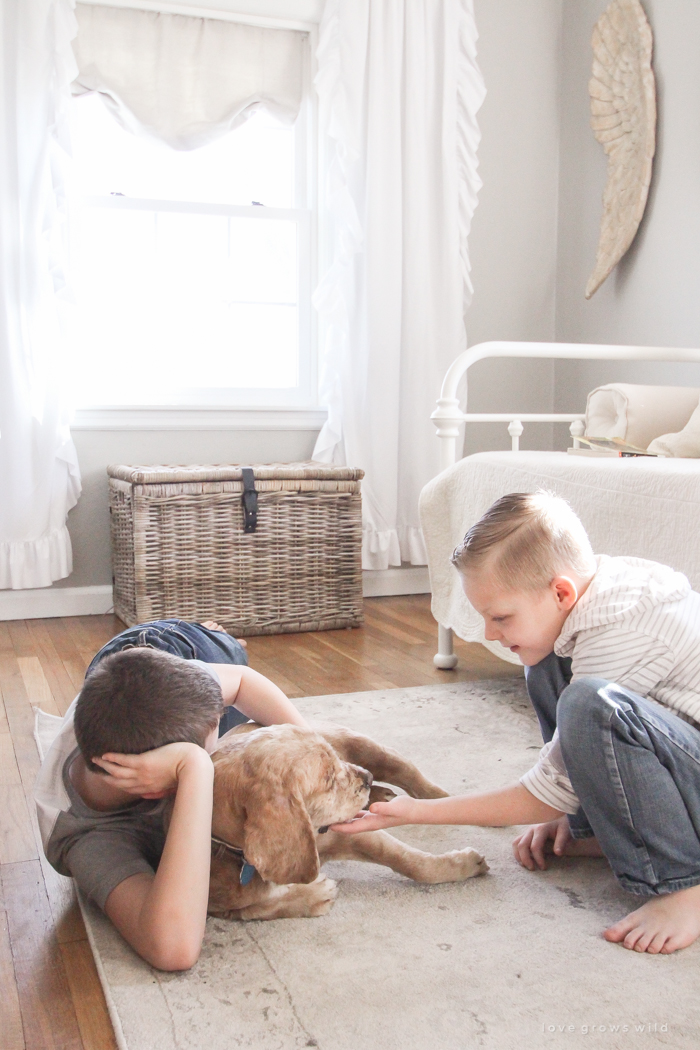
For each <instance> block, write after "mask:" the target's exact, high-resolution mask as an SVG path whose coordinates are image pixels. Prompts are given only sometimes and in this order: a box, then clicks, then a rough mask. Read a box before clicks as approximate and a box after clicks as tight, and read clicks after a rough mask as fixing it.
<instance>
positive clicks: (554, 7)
mask: <svg viewBox="0 0 700 1050" xmlns="http://www.w3.org/2000/svg"><path fill="white" fill-rule="evenodd" d="M561 8H562V5H561V0H527V2H523V0H476V2H475V14H476V21H477V26H478V29H479V43H478V60H479V65H480V66H481V70H482V72H483V75H484V80H485V82H486V89H487V95H486V99H485V101H484V104H483V106H482V109H481V112H480V113H479V115H478V118H477V119H478V121H479V126H480V128H481V145H480V147H479V172H480V174H481V178H482V179H483V183H484V185H483V187H482V189H481V192H480V194H479V207H478V208H477V210H476V213H475V215H474V221H473V224H472V232H471V236H470V238H469V254H470V257H471V262H472V282H473V285H474V299H473V302H472V305H471V307H470V309H469V313H468V315H467V335H468V341H469V345H470V346H473V345H474V344H475V343H481V342H484V341H486V340H489V339H527V340H539V339H543V340H551V339H554V325H555V289H556V272H555V263H556V240H557V192H558V165H559V53H560V34H561ZM553 396H554V371H553V367H552V365H551V363H550V362H545V361H543V362H539V363H537V364H535V365H534V366H533V365H531V364H530V363H527V364H524V363H519V362H514V361H512V360H511V361H507V360H506V361H488V362H481V363H479V364H478V365H475V366H474V367H473V368H472V369H470V389H469V402H468V407H469V409H470V410H471V411H474V412H486V411H491V412H507V411H511V410H512V409H515V408H518V409H521V410H522V411H524V412H527V411H530V412H537V411H540V412H547V411H550V412H551V411H552V405H553ZM526 434H527V442H528V447H530V448H550V447H551V427H549V426H548V425H538V426H532V425H530V426H529V427H528V428H527V431H526ZM508 447H510V438H509V437H508V433H507V430H506V427H505V425H504V424H500V423H499V424H488V425H484V424H472V425H471V427H469V428H468V432H467V434H466V435H465V453H469V452H474V451H477V450H478V449H489V448H492V449H494V448H508Z"/></svg>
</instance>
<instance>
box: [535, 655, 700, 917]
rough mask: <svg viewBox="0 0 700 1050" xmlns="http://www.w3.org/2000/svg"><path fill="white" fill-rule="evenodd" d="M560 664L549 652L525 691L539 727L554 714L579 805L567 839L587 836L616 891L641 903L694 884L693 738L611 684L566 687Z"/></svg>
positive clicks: (697, 841) (697, 821) (697, 878)
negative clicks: (601, 857)
mask: <svg viewBox="0 0 700 1050" xmlns="http://www.w3.org/2000/svg"><path fill="white" fill-rule="evenodd" d="M558 661H559V658H558V657H556V656H555V655H554V654H551V655H550V656H548V657H546V658H545V660H543V661H542V662H541V663H540V664H537V665H536V666H535V667H532V668H529V669H528V673H527V686H528V692H529V694H530V699H531V700H532V703H533V706H534V708H535V711H536V712H537V715H538V718H539V720H540V725H542V724H543V720H544V722H545V724H546V725H547V726H550V725H551V719H552V716H553V717H554V724H555V725H556V726H557V728H558V729H559V738H560V741H561V750H562V756H563V758H564V764H565V765H566V769H567V772H568V774H569V778H570V780H571V783H572V786H573V788H574V791H575V792H576V794H577V796H578V798H579V800H580V802H581V807H582V808H581V809H580V810H579V812H578V813H577V814H575V816H573V817H570V818H569V821H570V824H571V825H572V827H571V830H572V834H573V835H574V837H575V838H583V837H585V836H586V835H591V834H594V835H595V836H596V838H597V839H598V842H599V843H600V846H601V849H602V850H603V853H604V854H605V856H606V857H607V859H608V862H609V863H610V866H611V868H612V870H613V872H614V873H615V876H616V878H617V879H618V881H619V882H620V884H621V885H622V886H623V887H624V888H625V889H626V890H629V891H630V892H632V893H636V894H638V895H639V896H645V897H650V896H655V895H658V894H664V893H675V892H676V891H677V890H682V889H686V888H687V887H689V886H696V885H698V884H699V883H700V732H699V731H698V730H697V729H695V728H694V727H693V726H691V725H689V724H688V723H687V722H684V721H683V719H681V718H678V717H677V715H674V714H673V713H672V712H671V711H668V710H667V709H666V708H663V707H661V706H660V705H659V704H656V703H654V701H652V700H645V699H644V698H643V697H641V696H638V695H637V694H636V693H633V692H631V691H630V690H629V689H625V688H623V687H622V686H619V685H616V684H615V683H614V682H608V681H606V680H605V679H603V678H581V679H579V680H578V681H576V682H570V674H571V668H570V664H569V666H568V668H567V667H566V665H565V666H564V667H562V666H561V664H560V663H558ZM567 663H568V661H567ZM567 676H568V681H567V682H564V679H566V678H567ZM562 682H563V688H561V689H560V690H559V694H558V696H556V698H554V694H555V693H556V691H557V688H558V685H561V684H562ZM553 698H554V706H552V700H553ZM553 731H554V730H553V728H552V733H553ZM543 735H544V733H543ZM549 739H551V734H550V737H549Z"/></svg>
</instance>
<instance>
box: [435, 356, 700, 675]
mask: <svg viewBox="0 0 700 1050" xmlns="http://www.w3.org/2000/svg"><path fill="white" fill-rule="evenodd" d="M488 357H525V358H555V359H559V360H567V361H574V360H584V361H680V362H683V361H686V362H700V350H691V349H687V348H685V347H659V346H603V345H597V344H593V343H516V342H501V341H494V342H488V343H479V344H478V345H477V346H473V347H472V348H471V349H470V350H465V351H464V352H463V353H461V354H460V355H459V357H457V358H455V360H454V361H453V362H452V364H451V365H450V367H449V369H448V370H447V374H446V375H445V378H444V380H443V383H442V390H441V391H440V397H439V398H438V402H437V408H436V409H435V411H434V412H433V414H432V415H431V417H430V418H431V419H432V421H433V423H434V424H435V426H436V428H437V436H438V438H439V439H440V471H441V472H442V471H443V470H447V468H448V467H451V466H453V465H454V463H456V461H457V458H458V457H457V441H458V439H459V428H460V426H461V425H462V424H463V423H507V424H508V433H509V434H510V436H511V446H512V451H513V452H517V451H518V450H519V448H520V437H521V435H522V433H523V430H524V427H523V423H569V424H570V426H569V431H570V433H571V436H572V438H573V441H574V447H575V448H576V447H578V444H579V442H578V438H579V437H581V436H582V435H583V432H584V423H583V420H584V419H585V413H583V412H572V413H559V412H534V413H533V412H463V411H462V409H461V408H460V407H459V398H458V397H457V387H458V385H459V382H460V380H461V379H462V377H463V376H464V377H467V372H468V370H469V369H470V368H471V366H472V365H474V364H476V362H477V361H482V360H484V358H488ZM466 404H467V402H466V392H465V407H466ZM433 663H434V664H435V666H436V667H439V668H441V669H442V670H451V669H452V668H453V667H455V666H456V664H457V657H456V656H455V653H454V646H453V636H452V629H451V628H450V627H444V626H443V625H442V624H438V651H437V653H436V654H435V656H434V658H433Z"/></svg>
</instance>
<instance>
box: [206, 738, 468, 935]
mask: <svg viewBox="0 0 700 1050" xmlns="http://www.w3.org/2000/svg"><path fill="white" fill-rule="evenodd" d="M212 760H213V762H214V766H215V776H214V815H213V820H212V834H213V835H214V836H215V837H216V838H218V839H221V840H223V841H224V842H227V843H229V844H230V845H232V846H236V847H239V848H242V850H243V852H244V854H245V857H246V860H247V861H248V862H249V863H250V864H252V865H253V866H254V867H255V869H256V874H255V876H254V877H253V879H252V881H251V882H249V883H248V885H247V886H241V884H240V871H241V861H240V860H239V859H238V858H237V857H236V856H235V855H234V854H233V853H231V852H230V851H229V850H227V849H225V848H224V847H222V846H217V845H214V846H213V849H212V866H211V880H210V887H209V911H210V912H211V913H212V914H213V915H220V916H224V917H226V918H236V919H281V918H292V917H302V916H311V915H324V914H325V913H326V912H327V911H329V909H330V908H331V907H332V904H333V901H334V899H335V896H336V884H335V883H334V882H333V880H332V879H328V878H326V877H325V876H324V875H322V874H320V868H321V864H322V863H323V861H326V860H363V861H372V862H373V863H375V864H385V865H387V867H390V868H393V870H394V871H397V872H400V873H401V874H402V875H407V876H408V877H409V878H411V879H414V880H415V881H416V882H427V883H436V882H461V881H463V880H464V879H469V878H472V876H474V875H481V874H483V873H484V872H485V871H487V870H488V868H487V865H486V863H485V862H484V859H483V857H481V856H480V855H479V854H478V853H476V852H475V851H474V850H470V849H465V850H453V851H452V852H451V853H445V854H442V855H440V856H434V855H432V854H430V853H424V852H422V851H421V850H417V849H413V848H412V847H410V846H407V845H405V844H404V843H403V842H400V841H399V840H398V839H396V838H394V837H393V836H392V835H388V834H387V833H386V832H384V831H372V832H367V833H365V834H362V835H354V836H347V835H339V834H337V833H335V832H327V833H325V834H321V835H319V834H318V829H319V828H322V827H325V826H327V825H328V824H334V823H339V822H342V821H345V820H349V819H350V818H351V817H354V816H355V814H356V813H358V812H359V811H360V810H361V809H362V808H363V807H364V806H366V805H367V804H368V802H375V801H379V800H384V799H388V798H392V797H393V796H394V792H393V791H391V790H390V789H389V788H387V787H383V786H382V785H377V784H375V785H372V779H373V778H374V779H376V780H382V781H387V782H388V783H390V784H394V785H395V786H396V787H399V788H401V789H402V790H404V791H405V792H406V793H407V794H409V795H411V796H412V797H413V798H444V797H445V796H446V795H447V792H446V791H443V790H442V788H439V787H437V786H436V785H435V784H431V783H430V781H429V780H426V779H425V777H424V776H423V775H422V774H421V773H420V772H419V770H418V769H417V768H416V767H415V766H414V765H412V764H411V763H410V762H407V761H406V760H405V759H403V758H402V757H401V756H400V755H399V753H398V752H397V751H394V750H393V749H392V748H386V747H382V746H381V745H380V744H377V743H375V741H373V740H371V739H370V738H369V737H366V736H361V735H360V734H358V733H352V732H351V731H350V730H348V729H344V728H343V727H342V726H336V725H330V724H318V725H316V726H315V727H314V729H313V730H310V729H300V728H299V727H297V726H291V725H280V726H268V727H266V728H261V727H259V726H256V725H255V724H253V723H250V724H248V725H245V726H239V727H238V728H237V729H233V730H231V732H229V733H227V734H226V735H225V736H223V737H222V738H221V741H220V742H219V745H218V747H217V749H216V751H215V752H214V754H213V755H212Z"/></svg>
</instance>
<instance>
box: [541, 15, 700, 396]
mask: <svg viewBox="0 0 700 1050" xmlns="http://www.w3.org/2000/svg"><path fill="white" fill-rule="evenodd" d="M643 6H644V9H645V11H646V13H647V17H648V18H649V21H650V23H651V27H652V31H653V34H654V58H653V65H654V71H655V74H656V80H657V90H658V142H657V154H656V159H655V167H654V176H653V181H652V185H651V191H650V194H649V201H648V204H647V209H646V213H645V216H644V219H643V221H642V225H641V227H640V229H639V232H638V234H637V237H636V239H635V241H634V242H633V244H632V247H631V248H630V250H629V251H628V253H627V255H626V256H625V257H624V259H623V260H622V261H621V263H620V264H619V265H618V267H617V269H616V270H615V271H613V273H612V274H611V276H610V277H609V278H608V280H607V281H606V282H605V284H604V285H603V286H602V287H601V288H600V289H599V290H598V291H597V292H596V294H595V295H594V296H593V298H592V299H591V300H590V301H588V302H586V300H585V299H584V295H583V289H584V287H585V284H586V280H587V278H588V275H589V273H590V271H591V270H592V268H593V263H594V259H595V250H596V244H597V240H598V228H599V222H600V212H601V196H602V192H603V187H604V185H605V178H606V158H605V154H604V153H603V149H602V147H601V146H600V145H599V144H598V143H597V142H596V140H595V139H594V137H593V133H592V132H591V130H590V126H589V119H590V109H589V99H588V79H589V77H590V69H591V46H590V38H591V32H592V29H593V26H594V24H595V22H596V20H597V18H598V17H599V16H600V14H601V13H602V12H603V11H604V10H605V8H606V7H607V0H564V22H563V41H562V83H561V98H562V121H561V147H560V158H561V159H560V183H559V242H558V259H557V294H556V326H555V331H556V338H557V340H559V341H566V342H583V343H586V342H591V343H622V344H630V345H634V344H638V345H648V346H691V347H698V346H700V293H699V291H698V290H699V289H700V62H699V61H698V55H699V54H700V3H698V0H643ZM612 381H626V382H638V383H667V384H678V385H688V386H700V366H697V365H675V364H672V365H661V364H641V363H640V364H627V365H625V364H617V363H605V364H603V363H589V364H579V363H574V362H566V363H564V362H562V363H559V364H557V365H556V368H555V403H556V406H557V410H558V411H567V410H574V411H575V410H577V409H580V408H582V407H583V406H584V405H585V398H586V393H587V391H589V390H591V389H592V388H593V387H595V386H597V385H598V384H599V383H601V382H612Z"/></svg>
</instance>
